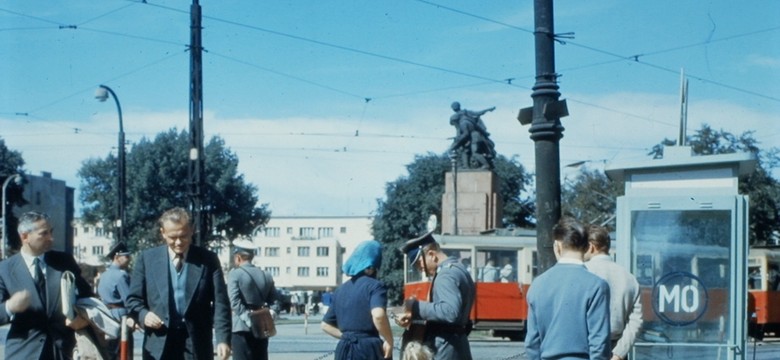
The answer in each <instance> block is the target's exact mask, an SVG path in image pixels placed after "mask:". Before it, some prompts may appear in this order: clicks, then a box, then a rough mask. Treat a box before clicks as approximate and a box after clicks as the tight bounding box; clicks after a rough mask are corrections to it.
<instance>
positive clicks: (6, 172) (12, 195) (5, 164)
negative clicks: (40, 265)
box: [0, 138, 27, 249]
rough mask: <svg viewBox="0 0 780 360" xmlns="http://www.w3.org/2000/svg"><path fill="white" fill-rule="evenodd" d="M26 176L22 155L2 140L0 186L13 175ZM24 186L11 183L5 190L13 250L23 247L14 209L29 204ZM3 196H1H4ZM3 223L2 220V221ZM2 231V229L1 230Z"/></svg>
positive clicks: (9, 240) (0, 145)
mask: <svg viewBox="0 0 780 360" xmlns="http://www.w3.org/2000/svg"><path fill="white" fill-rule="evenodd" d="M16 174H19V175H22V176H24V159H23V158H22V153H20V152H18V151H16V150H11V149H9V148H8V147H7V146H6V145H5V140H3V139H2V138H0V186H1V185H2V184H5V181H6V180H7V179H8V177H9V176H12V175H16ZM23 192H24V184H23V183H22V184H21V185H20V184H17V183H16V181H10V182H9V183H8V185H7V186H6V189H5V203H4V204H2V206H5V214H6V219H5V220H7V221H8V226H6V229H7V230H8V244H7V245H8V246H9V247H10V248H12V249H15V248H18V247H19V246H20V245H21V240H20V239H19V234H18V233H17V232H16V231H15V229H16V225H17V224H18V219H17V218H16V216H14V214H13V211H11V210H12V209H13V207H15V206H22V205H24V204H26V203H27V202H26V201H25V200H24V197H23ZM2 195H3V194H0V196H2ZM0 223H2V220H0ZM0 231H2V229H0Z"/></svg>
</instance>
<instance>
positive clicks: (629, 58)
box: [417, 0, 780, 102]
mask: <svg viewBox="0 0 780 360" xmlns="http://www.w3.org/2000/svg"><path fill="white" fill-rule="evenodd" d="M417 1H418V2H421V3H424V4H428V5H432V6H436V7H438V8H442V9H445V10H448V11H452V12H455V13H458V14H461V15H465V16H469V17H473V18H476V19H480V20H484V21H487V22H490V23H494V24H498V25H502V26H506V27H508V28H511V29H515V30H520V31H523V32H526V33H530V34H533V31H531V30H528V29H524V28H521V27H518V26H514V25H511V24H507V23H503V22H500V21H496V20H493V19H489V18H485V17H482V16H479V15H475V14H472V13H469V12H465V11H461V10H458V9H454V8H451V7H448V6H444V5H441V4H437V3H434V2H430V1H426V0H417ZM777 30H780V27H772V28H768V29H762V30H755V31H751V32H748V33H744V34H737V35H732V36H727V37H725V38H720V39H715V40H707V41H704V42H699V43H695V44H689V45H684V46H678V47H674V48H670V49H665V50H659V51H654V52H648V53H642V54H636V55H630V56H626V55H620V54H617V53H613V52H610V51H607V50H602V49H598V48H594V47H592V46H587V45H584V44H580V43H577V42H575V41H571V40H566V42H565V43H564V44H570V45H572V46H576V47H580V48H583V49H587V50H591V51H594V52H597V53H600V54H604V55H609V56H612V57H615V58H617V59H620V60H623V61H633V62H636V63H639V64H642V65H645V66H649V67H651V68H654V69H657V70H662V71H665V72H669V73H672V74H675V75H677V74H679V71H678V70H676V69H669V68H665V67H663V66H660V65H655V64H652V63H650V62H647V61H640V60H639V58H640V57H647V56H650V55H657V54H661V53H666V52H671V51H677V50H682V49H688V48H692V47H698V46H703V45H708V44H711V43H713V42H721V41H727V40H733V39H736V38H740V37H745V36H750V35H755V34H759V33H764V32H771V31H777ZM562 43H563V42H562ZM584 67H589V66H584ZM685 75H686V77H689V78H692V79H696V80H699V81H701V82H706V83H709V84H712V85H716V86H720V87H723V88H726V89H729V90H733V91H737V92H741V93H745V94H749V95H753V96H757V97H761V98H764V99H768V100H772V101H778V102H780V98H777V97H774V96H768V95H764V94H761V93H758V92H755V91H752V90H746V89H742V88H739V87H736V86H733V85H728V84H724V83H721V82H717V81H714V80H709V79H707V78H704V77H702V76H697V75H693V74H691V73H689V72H686V74H685Z"/></svg>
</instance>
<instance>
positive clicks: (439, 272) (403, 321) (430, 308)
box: [396, 231, 475, 360]
mask: <svg viewBox="0 0 780 360" xmlns="http://www.w3.org/2000/svg"><path fill="white" fill-rule="evenodd" d="M401 251H402V252H404V253H405V254H406V256H407V258H408V259H409V263H410V265H412V266H414V267H416V268H417V269H418V270H420V271H423V272H425V274H427V275H428V276H429V277H432V278H433V280H432V281H431V290H430V292H429V294H428V299H415V298H410V299H408V300H407V301H406V302H405V304H404V308H405V313H404V314H403V315H402V316H401V317H400V318H399V319H397V320H396V322H397V323H398V325H400V326H403V327H409V326H410V325H411V324H412V321H413V320H425V323H426V325H425V338H424V340H423V342H424V343H425V344H427V345H428V346H429V347H431V348H435V349H436V358H437V359H457V360H471V359H472V357H471V347H470V346H469V341H468V335H469V333H470V332H471V325H472V324H471V321H470V320H469V314H470V313H471V307H472V305H473V304H474V296H475V286H474V280H472V278H471V274H469V272H468V270H467V269H466V267H465V266H464V265H463V264H462V263H461V262H460V259H459V258H457V257H448V256H447V254H445V253H444V252H443V251H442V249H441V247H440V246H439V244H438V243H437V242H436V239H435V238H434V237H433V232H432V231H431V232H428V233H426V234H425V235H422V236H420V237H418V238H414V239H412V240H409V241H407V242H406V243H405V244H404V246H403V247H401ZM424 300H427V301H424ZM402 346H403V345H402Z"/></svg>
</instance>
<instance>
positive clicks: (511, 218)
mask: <svg viewBox="0 0 780 360" xmlns="http://www.w3.org/2000/svg"><path fill="white" fill-rule="evenodd" d="M406 169H407V172H408V175H407V176H404V177H400V178H398V179H397V180H395V181H394V182H390V183H388V184H387V185H386V190H385V191H386V196H385V198H386V199H385V200H378V201H377V205H378V206H377V211H376V215H375V217H374V222H373V233H374V238H375V239H376V240H378V241H379V242H381V243H383V247H384V248H383V254H382V256H383V260H382V271H381V272H380V276H381V277H382V280H383V281H384V282H385V283H386V284H387V285H388V291H389V292H388V299H389V300H390V302H391V303H396V304H398V303H400V302H401V301H402V300H403V290H402V289H403V268H404V266H403V254H402V253H401V252H400V251H399V248H400V247H401V246H402V245H403V243H404V242H406V241H407V240H409V239H412V238H415V237H417V236H420V235H422V234H424V233H425V232H426V224H427V221H428V218H429V217H430V215H432V214H434V215H436V216H437V218H439V219H441V214H442V211H441V200H442V195H444V174H445V172H447V171H450V169H451V162H450V158H449V157H448V156H447V155H436V154H433V153H428V154H427V155H418V156H416V157H415V160H414V162H412V163H411V164H409V165H407V166H406ZM494 171H495V172H496V174H497V175H498V177H499V179H500V181H499V187H500V190H499V191H500V195H501V196H502V197H503V199H504V209H503V211H504V216H505V219H506V221H507V222H508V224H512V225H516V226H527V225H529V224H530V223H531V221H532V216H533V213H534V210H533V206H532V205H531V204H533V202H532V201H531V200H529V199H527V198H523V193H524V191H525V189H526V186H528V185H530V181H531V177H530V175H528V174H527V173H526V172H525V169H524V168H523V166H522V165H520V163H519V162H518V161H517V160H516V159H515V158H512V159H507V158H506V157H504V156H498V157H497V158H496V168H495V170H494Z"/></svg>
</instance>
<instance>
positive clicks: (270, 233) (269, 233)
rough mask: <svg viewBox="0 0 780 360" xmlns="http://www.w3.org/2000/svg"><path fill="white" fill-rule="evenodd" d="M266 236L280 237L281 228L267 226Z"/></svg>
mask: <svg viewBox="0 0 780 360" xmlns="http://www.w3.org/2000/svg"><path fill="white" fill-rule="evenodd" d="M265 236H266V237H279V228H278V227H270V228H265Z"/></svg>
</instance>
